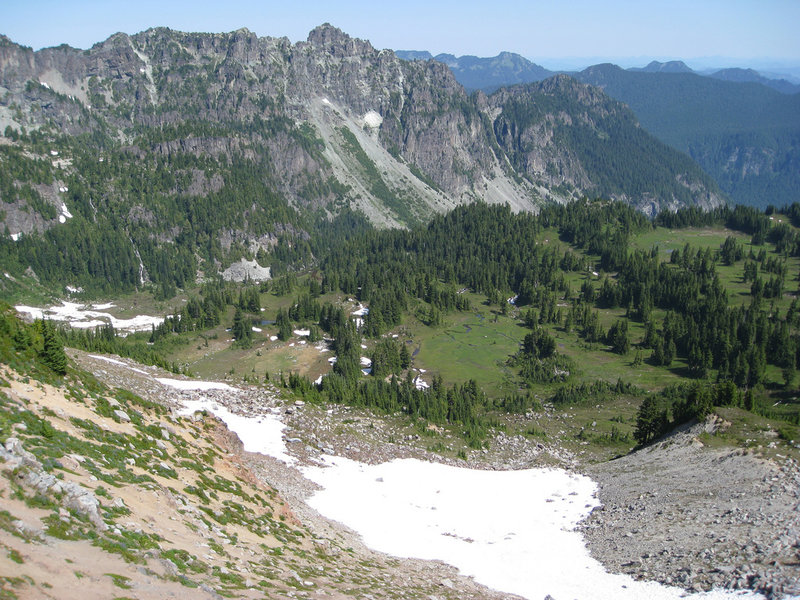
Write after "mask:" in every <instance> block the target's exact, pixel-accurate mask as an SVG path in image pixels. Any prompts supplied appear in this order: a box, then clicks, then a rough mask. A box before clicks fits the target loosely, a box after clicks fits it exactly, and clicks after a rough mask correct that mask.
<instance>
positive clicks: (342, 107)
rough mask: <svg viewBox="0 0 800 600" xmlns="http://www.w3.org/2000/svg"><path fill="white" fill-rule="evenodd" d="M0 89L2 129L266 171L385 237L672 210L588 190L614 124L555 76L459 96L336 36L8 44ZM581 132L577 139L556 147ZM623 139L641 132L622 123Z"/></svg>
mask: <svg viewBox="0 0 800 600" xmlns="http://www.w3.org/2000/svg"><path fill="white" fill-rule="evenodd" d="M0 85H2V87H3V90H2V91H3V92H4V96H3V98H2V99H1V100H0V128H2V129H6V127H10V130H7V131H8V132H9V133H11V132H14V131H18V132H21V131H27V132H31V131H39V132H41V133H43V134H44V135H45V136H47V135H49V136H52V137H57V136H58V135H62V134H66V135H69V136H84V137H85V138H87V139H88V140H90V142H89V143H90V144H91V143H95V144H96V146H97V147H98V151H99V150H102V149H103V148H104V147H109V146H119V147H122V148H128V150H129V152H130V153H131V155H132V156H133V157H135V158H136V159H137V160H142V159H144V158H145V157H146V156H148V155H149V154H151V153H152V154H156V155H160V156H166V157H175V156H178V155H180V154H186V153H188V154H191V155H193V156H196V157H197V156H203V155H207V156H211V157H214V158H215V159H219V158H220V157H224V158H225V159H226V160H231V157H234V156H242V157H244V158H246V159H258V160H265V161H266V162H267V164H268V166H269V171H270V173H271V174H272V176H271V178H270V181H269V185H270V187H272V188H273V189H275V190H276V192H278V193H280V194H282V195H283V196H285V197H286V198H287V200H289V202H290V203H292V204H294V205H295V206H310V207H311V208H314V207H324V208H326V209H327V210H329V211H331V212H335V210H336V208H335V207H334V206H333V205H332V203H334V202H335V201H337V200H338V205H341V204H342V202H344V203H349V204H351V205H354V206H356V207H358V208H360V209H362V210H363V211H364V212H366V214H367V215H368V216H369V217H370V218H371V219H372V220H373V221H374V222H376V223H382V224H387V225H398V224H410V223H412V222H416V221H420V220H424V219H425V218H427V217H428V216H430V214H432V213H433V212H438V211H442V210H446V209H448V208H450V207H452V206H454V205H455V204H457V203H461V202H469V201H473V200H475V199H483V200H486V201H488V202H509V203H510V204H511V205H512V206H514V207H515V208H516V209H519V210H535V207H536V205H537V203H539V202H541V201H542V200H543V199H547V198H555V199H559V200H564V199H569V198H571V197H573V196H576V195H581V194H584V193H588V194H594V193H598V192H599V193H606V194H608V195H610V196H611V197H616V198H622V199H626V200H628V201H631V202H634V203H641V202H642V201H643V200H647V201H648V202H654V204H655V205H656V206H662V205H673V204H674V203H675V198H674V196H675V194H674V193H673V194H670V193H667V194H666V195H664V197H660V195H659V191H658V190H656V189H651V190H647V189H643V190H636V189H625V187H624V185H618V186H602V185H598V184H597V181H596V179H597V177H596V176H593V175H592V173H591V171H592V169H593V167H592V166H591V165H589V166H587V164H586V158H585V157H584V156H582V155H581V152H580V151H576V149H575V145H576V140H578V143H579V144H580V140H579V138H580V137H581V136H582V135H586V134H588V135H590V136H595V137H596V136H597V135H602V132H600V133H598V131H599V130H598V127H599V126H600V125H599V124H598V121H597V119H601V120H602V119H603V118H606V117H607V114H605V113H608V112H609V111H611V112H613V113H618V112H620V109H619V107H618V106H616V105H614V106H612V107H611V108H608V104H609V100H608V98H606V97H605V96H604V94H602V92H600V91H598V90H596V89H593V88H589V87H587V86H582V85H578V84H575V82H572V81H571V80H568V79H567V78H565V77H563V76H559V77H557V78H555V79H552V80H550V81H549V82H545V83H543V84H539V86H538V87H536V88H532V87H531V86H523V87H517V88H512V89H510V90H501V91H500V92H498V93H496V94H495V95H493V96H492V97H491V98H490V99H487V98H486V97H485V96H483V95H482V94H477V95H473V96H468V95H467V93H466V92H465V91H464V89H463V88H462V87H461V86H460V85H459V84H458V83H457V82H456V80H455V79H454V77H453V75H452V74H451V72H450V70H449V69H448V68H447V67H446V66H445V65H444V64H441V63H438V62H435V61H415V62H407V61H404V60H400V59H399V58H397V56H395V54H394V53H393V52H392V51H389V50H376V49H374V48H373V47H372V46H371V45H370V43H369V42H367V41H363V40H359V39H354V38H351V37H349V36H347V35H346V34H344V33H343V32H342V31H340V30H338V29H336V28H335V27H332V26H330V25H323V26H320V27H318V28H316V29H314V30H313V31H312V32H311V33H310V34H309V36H308V39H307V41H304V42H299V43H297V44H291V43H290V42H289V40H287V39H285V38H260V37H258V36H256V35H255V34H253V33H251V32H250V31H248V30H247V29H240V30H237V31H234V32H231V33H225V34H206V33H182V32H176V31H172V30H169V29H165V28H156V29H150V30H147V31H145V32H142V33H139V34H136V35H133V36H128V35H126V34H121V33H120V34H115V35H113V36H111V37H110V38H109V39H108V40H106V41H104V42H101V43H99V44H96V45H95V46H93V47H92V48H91V49H89V50H86V51H82V50H77V49H74V48H70V47H68V46H59V47H55V48H46V49H43V50H40V51H38V52H33V51H32V50H30V49H29V48H24V47H21V46H18V45H16V44H14V43H13V42H11V41H10V40H8V39H7V38H2V39H1V40H0ZM536 94H539V97H540V98H544V97H547V98H550V100H548V101H547V102H543V103H542V102H539V101H538V100H537V101H534V100H532V98H533V96H532V95H536ZM556 97H557V98H559V101H558V102H555V103H554V102H553V100H552V99H553V98H556ZM565 99H566V100H565ZM532 102H533V104H534V105H536V109H535V111H534V112H535V113H536V118H535V119H533V120H532V121H531V119H530V118H528V119H527V120H526V122H525V123H524V124H523V123H514V122H513V121H514V118H515V117H513V116H511V112H513V109H514V107H516V109H518V108H519V106H520V103H522V104H526V103H527V104H526V105H531V103H532ZM557 104H561V106H556V105H557ZM555 109H558V110H555ZM575 111H577V113H576V112H575ZM590 115H591V116H590ZM517 116H519V115H517ZM529 116H530V115H529ZM575 121H578V122H579V123H580V124H581V131H580V133H579V132H578V130H575V132H573V133H572V134H570V135H568V136H564V135H558V132H559V131H560V130H563V129H569V128H570V127H572V126H573V124H574V122H575ZM625 125H626V127H629V128H636V123H635V120H633V119H632V118H629V119H628V122H626V123H625ZM345 130H347V131H349V132H350V134H352V137H354V138H355V143H354V142H353V139H352V137H351V136H350V135H348V133H346V131H345ZM606 134H607V135H621V136H623V137H624V136H625V135H626V132H625V131H622V132H620V131H609V132H606ZM681 175H682V176H684V178H688V179H692V180H697V179H698V177H697V173H689V174H687V173H682V174H681ZM221 177H222V178H223V179H224V178H225V173H222V174H221ZM696 187H697V188H698V190H699V192H698V193H697V194H695V196H692V197H687V198H685V199H684V200H685V201H688V202H690V203H691V202H700V203H701V204H703V205H708V204H714V203H716V202H719V198H718V196H717V195H716V190H715V189H713V186H710V187H709V186H708V185H707V183H706V182H699V183H698V185H697V186H696Z"/></svg>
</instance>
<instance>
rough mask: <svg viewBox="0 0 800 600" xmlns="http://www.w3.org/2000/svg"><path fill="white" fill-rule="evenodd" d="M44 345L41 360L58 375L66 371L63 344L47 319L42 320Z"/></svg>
mask: <svg viewBox="0 0 800 600" xmlns="http://www.w3.org/2000/svg"><path fill="white" fill-rule="evenodd" d="M42 334H43V336H44V346H43V348H42V354H41V356H42V362H44V364H46V365H47V366H48V367H50V368H51V369H53V371H55V372H56V373H58V374H59V375H66V373H67V355H66V354H65V353H64V346H62V345H61V344H60V343H59V341H58V336H57V335H56V332H55V329H54V328H53V325H52V323H50V322H49V321H45V322H44V326H43V332H42Z"/></svg>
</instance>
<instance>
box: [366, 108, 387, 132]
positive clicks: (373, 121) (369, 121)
mask: <svg viewBox="0 0 800 600" xmlns="http://www.w3.org/2000/svg"><path fill="white" fill-rule="evenodd" d="M381 123H383V117H382V116H380V115H379V114H378V113H376V112H375V111H374V110H370V111H368V112H367V114H365V115H364V125H366V126H367V127H370V128H372V129H377V128H378V127H380V126H381Z"/></svg>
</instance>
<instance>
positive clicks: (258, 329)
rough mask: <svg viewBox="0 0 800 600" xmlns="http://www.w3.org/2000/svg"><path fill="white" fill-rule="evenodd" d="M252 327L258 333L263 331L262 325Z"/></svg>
mask: <svg viewBox="0 0 800 600" xmlns="http://www.w3.org/2000/svg"><path fill="white" fill-rule="evenodd" d="M252 329H253V331H255V332H256V333H261V328H260V327H253V328H252Z"/></svg>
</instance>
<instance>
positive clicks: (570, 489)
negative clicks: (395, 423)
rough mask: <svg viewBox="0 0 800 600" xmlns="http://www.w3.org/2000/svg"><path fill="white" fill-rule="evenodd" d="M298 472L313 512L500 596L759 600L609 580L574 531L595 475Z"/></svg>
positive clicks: (328, 467)
mask: <svg viewBox="0 0 800 600" xmlns="http://www.w3.org/2000/svg"><path fill="white" fill-rule="evenodd" d="M323 462H324V466H307V467H301V471H302V472H303V474H304V475H305V476H306V477H307V478H309V479H311V480H312V481H314V482H315V483H317V484H319V485H320V486H321V487H322V488H323V489H322V490H320V491H317V492H315V493H314V495H313V496H311V498H310V499H309V505H310V506H311V507H312V508H314V509H316V510H317V511H319V512H320V513H321V514H323V515H325V516H326V517H328V518H329V519H333V520H335V521H339V522H341V523H343V524H345V525H346V526H348V527H350V528H352V529H354V530H355V531H356V532H358V533H360V534H361V536H362V537H363V539H364V543H365V544H366V545H367V546H369V547H370V548H373V549H375V550H378V551H380V552H386V553H389V554H392V555H394V556H398V557H414V558H421V559H426V560H442V561H444V562H447V563H449V564H451V565H454V566H455V567H457V568H458V569H459V570H460V571H461V574H463V575H466V576H471V577H474V578H475V580H476V581H478V582H480V583H482V584H484V585H487V586H489V587H491V588H493V589H496V590H501V591H504V592H509V593H513V594H519V595H521V596H524V597H526V598H543V597H544V596H545V595H547V594H550V595H551V596H552V597H554V598H579V599H581V600H606V599H607V600H634V599H639V598H648V599H652V600H673V599H674V600H677V599H678V598H683V597H694V598H703V599H704V600H711V599H715V600H716V599H721V598H733V597H736V598H743V597H746V598H760V596H757V595H753V594H746V595H740V594H738V593H734V592H723V591H714V592H710V593H703V594H696V595H687V594H686V592H684V591H683V590H681V589H679V588H673V587H666V586H662V585H660V584H658V583H655V582H639V581H635V580H634V579H633V578H631V577H629V576H627V575H615V574H611V573H607V572H606V571H605V570H604V568H603V566H602V565H601V564H600V563H599V562H597V561H595V560H594V559H592V558H591V556H590V555H589V551H588V550H587V548H586V545H585V543H584V541H583V539H582V537H581V535H580V533H579V532H577V531H575V527H576V525H577V524H578V522H579V521H581V520H582V519H584V518H586V517H587V516H588V514H589V512H590V511H591V510H592V509H593V508H594V507H595V506H597V505H598V500H597V498H596V496H595V491H596V485H595V483H594V482H593V481H592V480H591V479H589V478H588V477H585V476H582V475H576V474H573V473H569V472H567V471H564V470H561V469H545V468H539V469H528V470H522V471H483V470H475V469H463V468H458V467H453V466H450V465H443V464H438V463H428V462H423V461H420V460H417V459H397V460H393V461H391V462H388V463H383V464H378V465H368V464H364V463H359V462H356V461H353V460H349V459H346V458H341V457H334V456H324V457H323Z"/></svg>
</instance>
